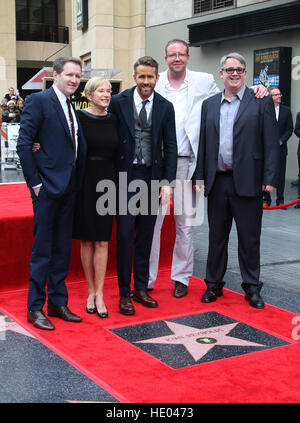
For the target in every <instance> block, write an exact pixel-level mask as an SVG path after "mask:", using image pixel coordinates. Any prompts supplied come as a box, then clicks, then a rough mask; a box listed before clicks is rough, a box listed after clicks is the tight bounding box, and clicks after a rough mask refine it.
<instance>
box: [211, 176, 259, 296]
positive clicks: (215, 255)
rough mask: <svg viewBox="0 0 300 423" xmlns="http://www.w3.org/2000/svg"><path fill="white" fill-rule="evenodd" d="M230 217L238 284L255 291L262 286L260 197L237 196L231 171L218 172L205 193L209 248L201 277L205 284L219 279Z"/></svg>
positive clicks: (229, 227) (229, 228) (221, 274)
mask: <svg viewBox="0 0 300 423" xmlns="http://www.w3.org/2000/svg"><path fill="white" fill-rule="evenodd" d="M233 219H234V221H235V223H236V228H237V236H238V260H239V266H240V272H241V276H242V281H243V283H242V287H243V288H244V290H245V291H249V292H250V291H257V290H258V288H261V286H262V285H261V284H260V282H259V275H260V235H261V221H262V197H241V196H238V195H237V194H236V193H235V189H234V182H233V177H232V174H230V173H222V172H220V173H219V172H218V173H217V175H216V178H215V181H214V185H213V188H212V190H211V192H210V193H209V195H208V223H209V251H208V258H207V267H206V278H205V282H206V284H207V286H208V287H215V286H217V285H220V284H222V282H223V277H224V275H225V272H226V269H227V261H228V242H229V235H230V231H231V227H232V221H233Z"/></svg>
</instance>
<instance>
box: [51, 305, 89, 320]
mask: <svg viewBox="0 0 300 423" xmlns="http://www.w3.org/2000/svg"><path fill="white" fill-rule="evenodd" d="M47 312H48V315H49V316H52V317H59V318H60V319H62V320H65V321H66V322H72V323H79V322H81V321H82V318H81V317H79V316H77V315H76V314H74V313H72V312H71V310H69V309H68V307H67V306H60V307H53V306H51V305H48V307H47Z"/></svg>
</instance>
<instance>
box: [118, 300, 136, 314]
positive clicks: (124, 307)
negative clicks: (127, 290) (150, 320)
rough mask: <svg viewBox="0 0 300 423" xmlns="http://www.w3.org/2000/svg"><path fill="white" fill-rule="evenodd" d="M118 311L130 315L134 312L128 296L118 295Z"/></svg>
mask: <svg viewBox="0 0 300 423" xmlns="http://www.w3.org/2000/svg"><path fill="white" fill-rule="evenodd" d="M119 311H120V313H121V314H124V315H125V316H132V315H133V314H135V309H134V307H133V304H132V302H131V298H130V297H120V302H119Z"/></svg>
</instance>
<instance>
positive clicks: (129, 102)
mask: <svg viewBox="0 0 300 423" xmlns="http://www.w3.org/2000/svg"><path fill="white" fill-rule="evenodd" d="M134 89H135V87H134V88H132V89H131V90H129V92H128V91H127V92H124V93H121V98H120V108H121V112H122V114H123V117H124V119H125V122H126V125H127V126H128V128H129V130H130V133H131V135H132V138H134V114H133V92H134Z"/></svg>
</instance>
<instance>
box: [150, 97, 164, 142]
mask: <svg viewBox="0 0 300 423" xmlns="http://www.w3.org/2000/svg"><path fill="white" fill-rule="evenodd" d="M163 102H164V100H161V99H160V98H159V97H158V95H157V94H156V93H155V92H154V97H153V105H152V142H153V143H154V144H155V143H156V140H157V134H158V128H159V127H160V125H161V122H162V118H163V115H164V114H163V113H162V111H163V110H162V107H163Z"/></svg>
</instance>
